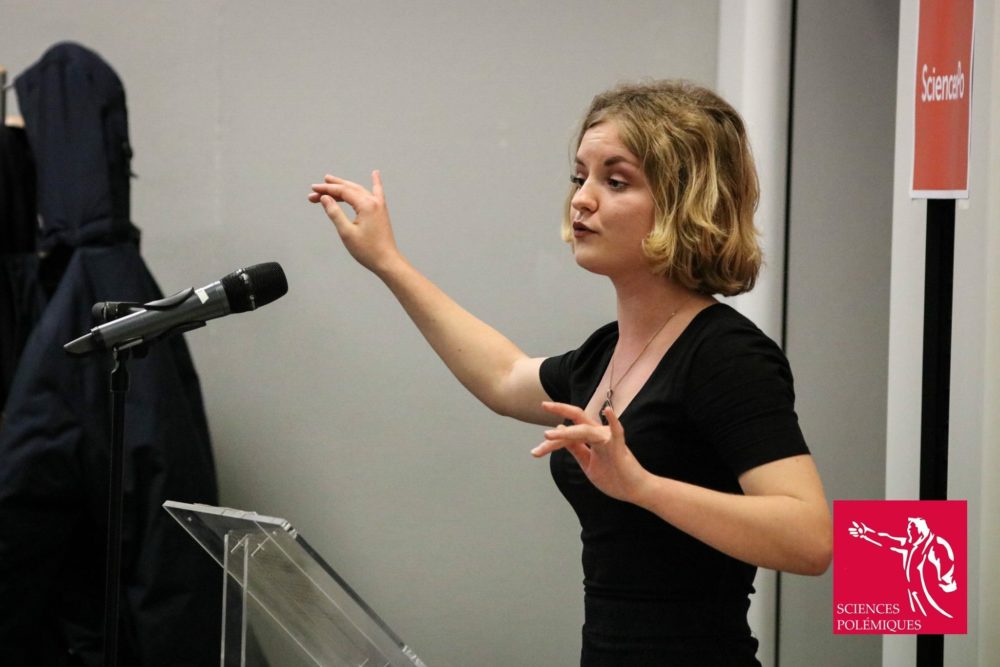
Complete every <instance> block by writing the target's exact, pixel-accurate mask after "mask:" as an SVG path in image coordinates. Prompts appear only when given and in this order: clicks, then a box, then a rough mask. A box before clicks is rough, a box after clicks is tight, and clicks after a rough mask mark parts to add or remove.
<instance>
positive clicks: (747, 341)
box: [684, 302, 784, 362]
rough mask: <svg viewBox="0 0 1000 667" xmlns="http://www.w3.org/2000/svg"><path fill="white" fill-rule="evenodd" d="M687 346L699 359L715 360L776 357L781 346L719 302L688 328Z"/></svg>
mask: <svg viewBox="0 0 1000 667" xmlns="http://www.w3.org/2000/svg"><path fill="white" fill-rule="evenodd" d="M684 338H685V340H684V343H685V344H684V347H685V348H686V349H687V351H688V354H690V355H691V356H692V357H693V358H695V359H700V360H701V361H709V362H711V361H715V360H726V359H734V358H737V357H740V356H744V355H764V356H768V357H771V356H776V357H777V358H780V359H781V360H782V361H784V353H783V352H782V351H781V347H780V346H779V345H778V344H777V343H775V342H774V341H773V340H771V338H769V337H768V336H767V334H765V333H764V332H763V331H761V330H760V328H759V327H758V326H757V325H756V324H754V323H753V321H752V320H751V319H750V318H748V317H747V316H746V315H743V314H742V313H740V312H739V311H738V310H736V309H735V308H733V307H732V306H730V305H729V304H726V303H721V302H720V303H715V304H713V305H711V306H708V307H707V308H705V309H704V310H702V311H701V312H699V313H698V314H697V315H696V316H695V318H694V319H693V320H692V321H691V324H689V325H688V328H687V330H686V331H685V336H684Z"/></svg>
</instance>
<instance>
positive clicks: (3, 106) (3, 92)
mask: <svg viewBox="0 0 1000 667" xmlns="http://www.w3.org/2000/svg"><path fill="white" fill-rule="evenodd" d="M0 119H3V122H4V123H5V124H6V122H7V69H6V68H5V67H4V66H3V65H0Z"/></svg>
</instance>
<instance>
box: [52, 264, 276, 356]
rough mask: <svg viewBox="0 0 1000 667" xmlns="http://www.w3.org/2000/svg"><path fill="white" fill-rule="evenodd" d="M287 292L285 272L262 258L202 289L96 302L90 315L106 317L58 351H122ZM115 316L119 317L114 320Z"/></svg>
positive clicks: (270, 300) (75, 352) (253, 306)
mask: <svg viewBox="0 0 1000 667" xmlns="http://www.w3.org/2000/svg"><path fill="white" fill-rule="evenodd" d="M286 292H288V281H287V280H286V279H285V272H284V271H282V270H281V266H280V265H279V264H278V263H277V262H267V263H264V264H255V265H253V266H250V267H247V268H244V269H237V270H236V271H233V272H232V273H230V274H229V275H227V276H224V277H222V278H221V279H219V280H216V281H215V282H214V283H211V284H210V285H206V286H205V287H201V288H198V289H194V288H191V287H189V288H188V289H186V290H181V291H180V292H178V293H177V294H174V295H173V296H169V297H167V298H165V299H160V300H158V301H151V302H150V303H147V304H141V305H140V304H130V303H120V302H114V301H109V302H102V303H98V304H95V305H94V308H93V314H94V317H95V318H97V319H101V320H107V319H110V320H111V321H109V322H107V323H106V324H101V325H100V326H96V327H94V328H93V329H91V330H90V333H88V334H85V335H83V336H80V337H79V338H77V339H76V340H72V341H70V342H69V343H66V344H65V345H64V346H63V349H64V350H66V351H67V352H69V353H70V354H72V355H75V356H83V355H87V354H90V353H92V352H98V351H100V350H109V349H112V348H118V349H119V350H123V349H126V348H129V347H133V346H135V345H141V344H143V343H151V342H153V341H155V340H158V339H160V338H165V337H166V336H169V335H171V334H175V333H182V332H184V331H190V330H192V329H197V328H198V327H203V326H205V322H206V321H207V320H211V319H213V318H216V317H223V316H225V315H229V314H230V313H242V312H245V311H247V310H255V309H257V308H260V307H261V306H266V305H267V304H269V303H271V302H272V301H274V300H275V299H278V298H280V297H282V296H284V295H285V293H286ZM125 313H128V314H125ZM123 314H124V317H122V315H123ZM115 317H117V318H118V319H113V318H115Z"/></svg>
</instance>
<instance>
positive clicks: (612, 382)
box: [601, 299, 690, 426]
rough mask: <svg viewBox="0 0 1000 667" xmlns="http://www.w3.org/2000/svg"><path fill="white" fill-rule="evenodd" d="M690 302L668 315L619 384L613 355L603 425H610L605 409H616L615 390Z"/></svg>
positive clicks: (612, 355)
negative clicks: (675, 316) (616, 378)
mask: <svg viewBox="0 0 1000 667" xmlns="http://www.w3.org/2000/svg"><path fill="white" fill-rule="evenodd" d="M689 300H690V299H687V300H685V301H684V303H682V304H681V305H679V306H677V308H675V309H674V312H672V313H670V314H669V315H667V319H665V320H664V321H663V324H661V325H660V328H659V329H657V330H656V332H655V333H653V335H652V336H650V337H649V340H647V341H646V344H645V345H643V346H642V349H641V350H639V354H637V355H635V359H633V360H632V363H630V364H629V365H628V368H626V369H625V372H624V373H622V376H621V377H620V378H618V382H615V355H614V352H612V353H611V367H610V369H609V372H608V392H607V393H606V394H605V395H604V403H602V404H601V423H602V424H604V425H605V426H607V425H608V419H607V417H605V416H604V409H605V408H611V409H612V410H614V409H615V404H614V403H613V402H612V400H611V399H612V398H613V397H614V395H615V388H616V387H617V386H618V385H619V384H621V383H622V381H623V380H624V379H625V377H626V376H627V375H628V374H629V371H631V370H632V367H633V366H635V363H636V362H637V361H639V359H641V358H642V355H643V354H645V352H646V349H647V348H648V347H649V346H650V345H651V344H652V342H653V340H655V339H656V337H657V336H659V335H660V332H661V331H663V330H664V329H665V328H666V327H667V324H669V323H670V320H672V319H674V315H676V314H677V313H679V312H680V310H681V308H683V307H684V306H686V305H687V302H688V301H689ZM615 348H616V349H617V345H616V346H615Z"/></svg>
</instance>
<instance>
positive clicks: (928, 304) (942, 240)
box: [917, 199, 955, 667]
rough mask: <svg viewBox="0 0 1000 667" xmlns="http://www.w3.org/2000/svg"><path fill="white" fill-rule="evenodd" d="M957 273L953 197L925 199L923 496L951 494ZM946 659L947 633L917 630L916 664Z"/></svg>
mask: <svg viewBox="0 0 1000 667" xmlns="http://www.w3.org/2000/svg"><path fill="white" fill-rule="evenodd" d="M954 273H955V200H954V199H928V200H927V249H926V267H925V273H924V367H923V387H922V401H921V415H920V499H921V500H947V499H948V419H949V418H948V405H949V401H950V399H951V306H952V296H953V290H954V285H953V282H954ZM943 665H944V635H917V667H942V666H943Z"/></svg>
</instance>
